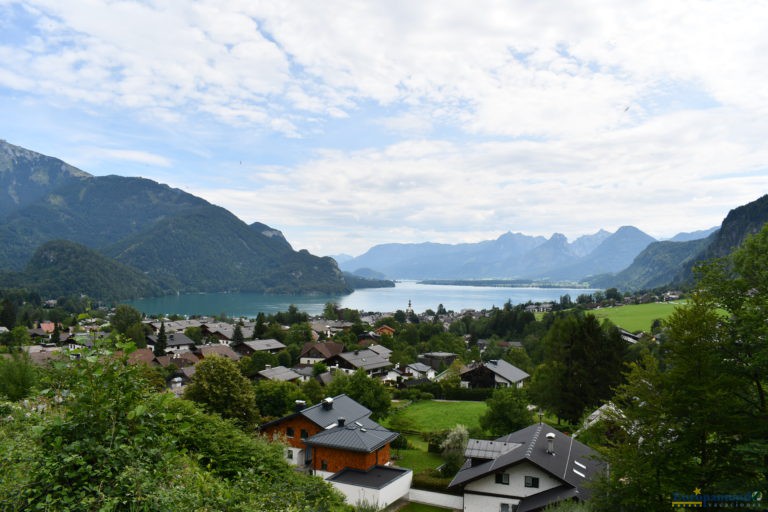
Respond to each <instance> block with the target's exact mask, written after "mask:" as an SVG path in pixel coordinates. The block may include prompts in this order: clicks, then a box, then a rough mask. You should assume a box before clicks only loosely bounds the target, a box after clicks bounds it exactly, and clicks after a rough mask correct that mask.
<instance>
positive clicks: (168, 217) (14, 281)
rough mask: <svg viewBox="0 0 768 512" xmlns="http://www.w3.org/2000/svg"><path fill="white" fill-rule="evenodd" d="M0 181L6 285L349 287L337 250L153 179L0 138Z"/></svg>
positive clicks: (100, 294) (124, 291)
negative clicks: (107, 172) (92, 170)
mask: <svg viewBox="0 0 768 512" xmlns="http://www.w3.org/2000/svg"><path fill="white" fill-rule="evenodd" d="M0 184H1V185H2V188H1V189H0V286H25V287H30V288H33V289H36V290H38V291H39V292H41V293H45V294H55V293H62V292H63V291H64V290H65V289H66V290H69V292H70V293H87V294H88V295H89V296H91V297H94V298H105V299H106V298H111V299H126V298H133V297H139V296H150V295H158V294H162V293H175V292H204V291H257V292H272V293H306V292H322V293H344V292H349V291H351V287H350V286H349V285H348V283H347V282H346V281H345V279H344V277H343V275H342V272H341V271H340V270H339V268H338V266H337V264H336V262H335V261H334V260H333V259H332V258H327V257H318V256H314V255H311V254H309V253H308V252H307V251H305V250H302V251H295V250H293V248H292V247H291V245H290V243H289V242H288V241H287V240H286V239H285V237H284V236H283V235H282V233H280V231H278V230H276V229H273V228H271V227H269V226H266V225H265V224H261V223H253V224H251V225H248V224H246V223H245V222H243V221H241V220H240V219H238V218H237V217H236V216H234V215H233V214H232V213H230V212H229V211H227V210H225V209H224V208H221V207H219V206H215V205H213V204H210V203H208V202H207V201H205V200H203V199H201V198H199V197H196V196H193V195H191V194H188V193H186V192H184V191H182V190H179V189H175V188H171V187H169V186H167V185H162V184H159V183H157V182H154V181H152V180H148V179H143V178H131V177H122V176H93V175H90V174H88V173H86V172H84V171H81V170H79V169H77V168H75V167H72V166H71V165H68V164H66V163H64V162H62V161H61V160H59V159H57V158H53V157H48V156H45V155H41V154H39V153H35V152H34V151H30V150H27V149H24V148H21V147H18V146H14V145H12V144H9V143H7V142H5V141H0ZM61 240H66V241H68V242H69V243H53V244H51V243H50V242H53V241H61ZM54 276H58V280H57V283H56V284H54V283H53V282H54V281H56V279H54V278H53V277H54ZM110 276H111V278H110ZM105 279H107V280H108V281H111V282H112V283H111V284H108V283H106V282H105ZM120 282H122V283H123V285H122V286H121V285H120ZM96 284H98V286H96Z"/></svg>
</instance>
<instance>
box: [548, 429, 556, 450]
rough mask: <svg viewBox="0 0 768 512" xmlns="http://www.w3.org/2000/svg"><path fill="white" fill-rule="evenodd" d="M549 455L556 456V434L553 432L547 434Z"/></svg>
mask: <svg viewBox="0 0 768 512" xmlns="http://www.w3.org/2000/svg"><path fill="white" fill-rule="evenodd" d="M547 453H548V454H550V455H554V454H555V434H554V433H553V432H550V433H549V434H547Z"/></svg>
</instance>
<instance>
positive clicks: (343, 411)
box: [299, 395, 371, 428]
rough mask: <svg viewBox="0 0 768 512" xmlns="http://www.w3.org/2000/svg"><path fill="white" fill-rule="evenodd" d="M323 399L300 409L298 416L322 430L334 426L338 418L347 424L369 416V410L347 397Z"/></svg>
mask: <svg viewBox="0 0 768 512" xmlns="http://www.w3.org/2000/svg"><path fill="white" fill-rule="evenodd" d="M328 400H329V399H328V398H326V399H324V400H323V401H322V402H320V403H319V404H317V405H313V406H311V407H307V408H306V409H302V410H301V412H299V414H301V415H302V416H304V417H305V418H307V419H308V420H309V421H311V422H313V423H315V424H316V425H318V426H320V427H322V428H328V427H330V426H332V425H336V424H337V422H338V419H339V418H344V419H346V421H347V422H348V423H354V422H355V421H357V420H359V419H360V418H365V417H368V416H370V415H371V410H370V409H368V408H367V407H365V406H363V405H360V404H359V403H357V402H355V401H354V400H352V399H351V398H349V397H348V396H347V395H339V396H335V397H333V398H331V399H330V400H331V401H330V402H328Z"/></svg>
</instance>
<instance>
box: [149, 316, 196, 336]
mask: <svg viewBox="0 0 768 512" xmlns="http://www.w3.org/2000/svg"><path fill="white" fill-rule="evenodd" d="M148 323H149V326H150V327H151V328H152V331H153V332H156V333H157V332H160V326H161V325H165V332H166V333H169V332H184V331H185V330H186V329H189V328H190V327H200V326H201V325H202V323H201V322H200V320H194V319H192V320H168V321H161V322H157V321H149V322H148Z"/></svg>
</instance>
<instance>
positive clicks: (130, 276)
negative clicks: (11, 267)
mask: <svg viewBox="0 0 768 512" xmlns="http://www.w3.org/2000/svg"><path fill="white" fill-rule="evenodd" d="M8 277H9V280H8V281H7V282H0V285H6V286H7V285H9V284H11V285H12V284H16V283H24V285H25V287H27V288H29V289H31V290H32V291H35V292H37V293H38V294H40V295H41V296H44V297H61V296H63V295H71V294H78V295H79V294H85V295H87V296H88V297H91V298H94V299H97V300H107V299H110V298H112V297H122V298H127V299H131V298H138V297H145V296H151V295H158V294H161V293H163V289H162V288H161V286H159V285H158V284H157V283H155V282H153V281H152V280H151V279H149V278H148V277H147V276H145V275H144V274H142V273H141V272H139V271H138V270H136V269H134V268H131V267H128V266H126V265H123V264H121V263H118V262H116V261H114V260H112V259H110V258H107V257H105V256H103V255H101V254H99V253H98V252H96V251H94V250H92V249H88V248H87V247H85V246H83V245H80V244H77V243H75V242H69V241H66V240H54V241H51V242H46V243H45V244H43V245H42V246H40V247H39V248H38V249H37V251H35V254H34V255H33V256H32V259H31V260H30V261H29V264H28V265H27V267H26V269H25V270H24V272H22V273H20V274H17V275H14V276H8Z"/></svg>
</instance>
